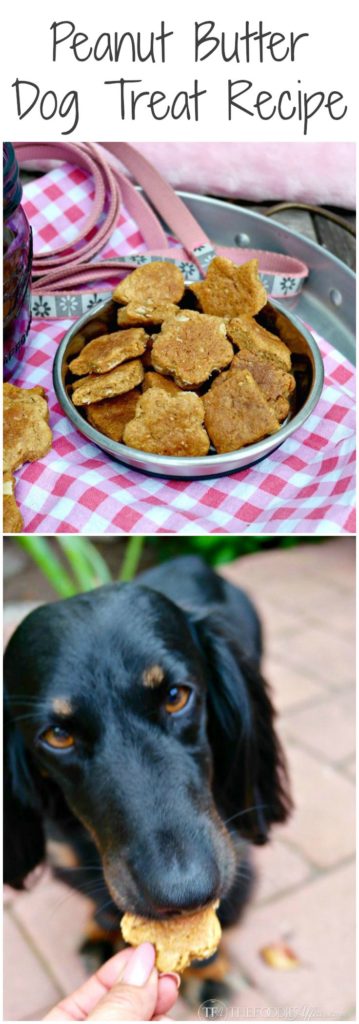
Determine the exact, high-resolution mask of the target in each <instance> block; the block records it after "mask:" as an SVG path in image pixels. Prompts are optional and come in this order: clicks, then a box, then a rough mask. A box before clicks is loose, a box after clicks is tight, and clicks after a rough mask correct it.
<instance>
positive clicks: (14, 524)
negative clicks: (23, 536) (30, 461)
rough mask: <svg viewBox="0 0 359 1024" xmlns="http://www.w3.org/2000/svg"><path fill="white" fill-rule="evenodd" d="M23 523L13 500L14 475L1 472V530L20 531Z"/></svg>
mask: <svg viewBox="0 0 359 1024" xmlns="http://www.w3.org/2000/svg"><path fill="white" fill-rule="evenodd" d="M23 525H24V523H23V518H22V515H21V512H20V509H19V507H18V505H17V504H16V500H15V477H14V476H13V474H12V473H9V472H7V473H3V531H4V533H21V530H22V528H23Z"/></svg>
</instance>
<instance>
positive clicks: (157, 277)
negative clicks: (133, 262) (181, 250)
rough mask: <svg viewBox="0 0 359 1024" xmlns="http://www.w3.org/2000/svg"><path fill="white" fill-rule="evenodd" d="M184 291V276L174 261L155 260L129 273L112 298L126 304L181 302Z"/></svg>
mask: <svg viewBox="0 0 359 1024" xmlns="http://www.w3.org/2000/svg"><path fill="white" fill-rule="evenodd" d="M183 292H184V277H183V274H181V271H180V270H179V268H178V267H176V266H175V264H174V263H166V262H164V261H162V260H155V261H154V262H153V263H145V264H144V265H143V266H142V267H137V270H133V271H132V273H130V274H128V275H127V277H125V278H124V280H123V281H120V284H118V285H117V288H115V291H114V292H113V295H112V298H113V299H115V301H116V302H121V303H123V304H124V305H125V304H126V303H127V302H136V303H137V302H138V303H139V304H140V303H142V302H143V300H144V299H151V300H152V302H155V303H160V302H175V303H177V302H179V301H180V299H181V298H182V295H183Z"/></svg>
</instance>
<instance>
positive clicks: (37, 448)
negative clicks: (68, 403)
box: [3, 384, 52, 472]
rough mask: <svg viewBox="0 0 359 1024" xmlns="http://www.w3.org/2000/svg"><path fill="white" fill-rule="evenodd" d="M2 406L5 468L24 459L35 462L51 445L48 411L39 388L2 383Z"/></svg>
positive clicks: (43, 393)
mask: <svg viewBox="0 0 359 1024" xmlns="http://www.w3.org/2000/svg"><path fill="white" fill-rule="evenodd" d="M3 409H4V467H3V468H4V471H6V470H9V471H10V472H11V471H12V470H14V469H18V468H19V466H22V464H23V463H24V462H34V461H35V459H40V458H41V456H42V455H46V453H47V452H48V451H49V450H50V448H51V442H52V433H51V430H50V427H49V425H48V419H49V410H48V405H47V401H46V398H45V391H44V389H43V388H41V387H35V388H29V389H27V390H25V389H24V388H18V387H15V385H14V384H4V385H3Z"/></svg>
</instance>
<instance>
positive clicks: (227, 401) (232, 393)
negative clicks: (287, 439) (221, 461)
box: [203, 369, 279, 453]
mask: <svg viewBox="0 0 359 1024" xmlns="http://www.w3.org/2000/svg"><path fill="white" fill-rule="evenodd" d="M203 401H204V407H205V426H206V429H207V430H208V433H209V436H210V438H211V441H212V442H213V444H214V446H215V448H216V450H217V452H219V453H222V452H232V451H236V450H237V448H243V446H244V445H246V444H254V442H255V441H261V440H262V438H263V437H267V436H268V434H275V432H276V430H279V422H278V420H277V417H276V415H275V413H274V411H273V409H272V408H271V406H270V405H268V402H267V401H266V399H265V398H264V395H263V394H262V391H261V390H260V388H259V387H258V384H256V382H255V380H254V379H253V377H252V374H251V373H249V372H248V370H239V369H234V370H232V369H230V370H228V372H227V373H222V374H221V376H220V377H217V379H216V380H215V381H214V382H213V384H212V387H211V388H210V390H209V391H208V392H207V394H206V395H205V396H204V399H203Z"/></svg>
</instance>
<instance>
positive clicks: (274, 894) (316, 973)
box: [5, 538, 356, 1021]
mask: <svg viewBox="0 0 359 1024" xmlns="http://www.w3.org/2000/svg"><path fill="white" fill-rule="evenodd" d="M354 551H355V542H354V541H353V540H352V539H351V538H345V539H344V538H343V539H342V540H334V541H330V542H324V543H322V544H318V545H308V546H306V545H304V546H301V547H297V548H293V549H288V550H281V551H267V552H263V553H259V554H257V555H255V556H251V557H248V558H243V559H240V560H237V561H236V562H234V563H232V564H231V565H229V566H225V567H224V568H223V570H222V571H223V574H224V575H225V576H226V577H227V578H228V579H232V580H233V582H235V583H237V584H239V585H240V586H243V587H244V588H245V589H247V590H248V591H249V592H250V593H251V595H252V596H253V598H254V600H255V603H256V605H257V607H258V609H259V611H260V613H261V615H262V617H263V623H264V634H265V651H266V657H265V665H264V669H265V675H266V678H268V680H269V681H270V683H271V685H272V688H273V698H274V703H275V705H276V707H277V709H278V711H279V713H280V717H279V730H280V735H281V737H282V738H283V741H284V744H285V749H286V753H287V757H288V762H289V768H290V774H291V780H292V787H293V795H294V801H295V812H294V814H293V817H292V819H291V821H290V822H289V823H288V824H287V825H285V826H280V827H277V828H276V829H275V830H274V832H273V840H272V842H271V843H270V844H269V845H267V846H264V847H261V848H259V847H258V848H256V849H255V850H254V851H253V856H254V861H255V865H256V867H257V870H258V884H257V887H256V891H255V894H254V898H253V901H252V903H251V905H250V907H249V908H248V910H247V913H246V915H245V918H244V920H243V922H242V923H241V925H240V926H238V928H234V929H232V930H231V932H230V933H227V938H226V944H227V947H228V950H229V951H230V954H231V957H232V960H233V968H232V971H231V976H230V979H231V981H232V982H233V996H232V1003H233V1007H234V1008H235V1017H234V1019H238V1020H241V1019H243V1020H248V1019H255V1020H259V1021H260V1020H278V1019H292V1018H293V1011H294V1010H295V1017H296V1019H298V1020H301V1019H309V1016H310V1014H313V1012H314V1013H318V1016H317V1019H325V1016H326V1015H327V1016H328V1017H329V1016H330V1017H333V1015H334V1017H335V1019H343V1020H344V1019H346V1020H355V1019H356V1017H355V1011H354V1009H353V1007H354V981H353V979H354V969H353V962H352V957H353V948H354V940H353V923H352V914H353V906H354V877H353V864H354V775H355V757H354V743H353V723H354V714H353V711H352V706H353V705H352V702H353V695H354V689H351V687H353V686H354V627H355V615H354ZM28 596H29V597H31V594H29V595H28ZM35 596H36V595H35ZM26 610H28V609H26ZM18 614H19V611H18V608H17V607H16V606H12V608H11V610H9V611H8V612H7V615H6V622H5V625H6V630H7V632H8V635H9V632H10V631H11V623H12V621H13V620H14V617H15V618H16V617H17V616H18ZM5 905H6V909H5V982H6V988H5V1018H6V1019H7V1020H39V1019H42V1017H43V1016H44V1014H45V1012H46V1011H47V1010H48V1009H49V1007H50V1006H51V1005H53V1004H54V1003H55V1002H56V1001H57V1000H58V999H59V998H61V996H62V995H64V994H65V993H67V992H69V991H70V990H71V989H73V988H74V986H75V985H77V984H78V983H79V982H80V981H81V980H82V978H83V976H84V967H83V962H82V960H81V959H80V957H79V954H78V950H79V948H80V946H81V944H82V941H83V937H84V930H85V926H86V921H87V918H88V916H89V915H90V904H89V901H88V900H87V899H86V898H85V897H84V896H80V895H79V894H77V893H71V894H70V893H69V891H68V890H67V889H66V887H64V886H63V885H62V884H61V883H59V882H58V881H55V880H53V879H52V878H51V875H50V873H49V872H48V871H46V872H44V875H43V877H42V879H41V881H40V882H39V883H38V884H37V885H36V887H35V888H33V889H32V891H31V892H30V893H20V894H19V893H14V892H12V891H11V890H7V892H6V899H5ZM281 939H282V940H283V939H284V940H285V941H287V942H288V944H290V945H291V946H292V947H293V949H294V950H295V952H296V953H297V954H298V956H299V957H300V960H301V966H300V967H299V968H298V969H297V970H295V971H291V972H279V971H274V970H273V969H270V968H269V967H267V966H266V965H265V964H264V963H263V961H262V960H261V958H260V956H259V955H258V951H259V950H260V948H261V946H263V945H265V944H268V943H271V942H276V941H278V940H281ZM20 963H21V971H20V972H19V970H18V965H19V964H20ZM229 1012H231V1008H229ZM171 1016H173V1017H174V1018H175V1019H177V1020H198V1012H197V1007H195V1009H193V1008H192V1009H191V1008H190V1007H189V1006H188V1003H186V1001H185V1000H184V999H181V1000H180V1001H179V1002H178V1004H177V1006H176V1008H175V1010H174V1011H173V1014H171Z"/></svg>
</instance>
